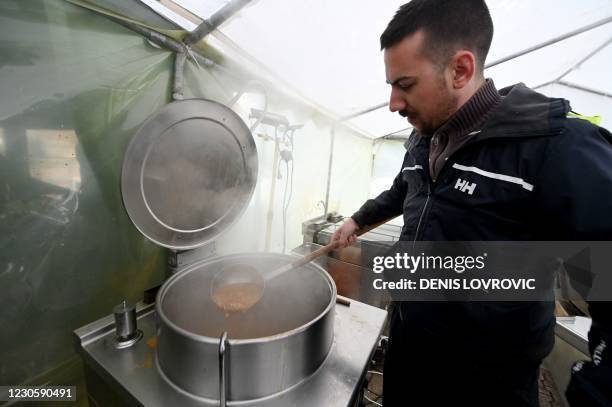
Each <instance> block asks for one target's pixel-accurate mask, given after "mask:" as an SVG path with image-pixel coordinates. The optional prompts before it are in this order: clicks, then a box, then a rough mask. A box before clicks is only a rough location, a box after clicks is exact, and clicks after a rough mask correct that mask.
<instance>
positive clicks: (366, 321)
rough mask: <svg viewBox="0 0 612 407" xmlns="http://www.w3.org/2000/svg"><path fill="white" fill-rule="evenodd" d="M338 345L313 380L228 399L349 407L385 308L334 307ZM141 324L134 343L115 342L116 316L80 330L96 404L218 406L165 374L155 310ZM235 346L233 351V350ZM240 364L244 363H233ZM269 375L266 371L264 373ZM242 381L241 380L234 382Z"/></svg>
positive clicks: (282, 406) (143, 313) (254, 406)
mask: <svg viewBox="0 0 612 407" xmlns="http://www.w3.org/2000/svg"><path fill="white" fill-rule="evenodd" d="M335 314H336V315H335V321H334V335H335V336H334V344H333V347H332V350H331V352H330V355H329V356H328V358H327V360H326V361H325V362H324V363H323V365H322V366H321V368H320V369H319V370H317V371H316V372H315V373H314V374H313V375H312V376H310V377H309V378H308V379H306V380H304V381H302V382H301V383H299V384H297V385H296V386H294V387H293V388H290V389H288V390H286V391H285V392H283V393H281V394H277V395H274V396H271V397H268V398H265V399H258V400H252V401H241V402H229V403H228V405H230V406H238V405H240V406H241V407H263V406H268V407H289V406H295V407H298V406H325V407H348V406H350V405H352V404H351V403H352V402H353V401H354V397H355V396H356V393H357V390H358V387H359V383H360V380H361V378H362V376H363V374H364V373H365V369H366V367H367V366H368V363H369V361H370V357H371V354H372V352H373V350H374V349H375V346H376V344H377V341H378V338H379V335H380V333H381V331H382V328H383V324H384V321H385V318H386V312H385V311H383V310H381V309H378V308H375V307H372V306H369V305H366V304H363V303H360V302H357V301H351V305H350V307H347V306H344V305H340V304H337V305H336V307H335ZM138 328H139V329H141V330H142V331H143V333H144V336H143V339H142V340H141V341H140V342H138V343H137V344H136V345H134V346H133V347H131V348H127V349H115V347H114V346H113V343H112V341H113V336H114V321H113V318H112V315H111V316H108V317H105V318H102V319H100V320H98V321H96V322H93V323H91V324H89V325H86V326H84V327H82V328H79V329H77V330H76V331H75V336H76V341H77V348H78V349H79V352H80V353H81V355H82V357H83V361H84V364H85V371H86V377H87V387H88V393H89V396H90V398H91V399H93V401H94V402H95V403H96V405H100V406H103V405H110V404H113V403H117V402H121V403H122V404H124V405H145V406H185V407H189V406H198V407H204V406H218V403H219V402H218V400H210V399H203V398H195V397H194V396H192V395H190V394H187V393H185V392H183V391H181V390H180V389H178V388H175V387H173V385H171V384H170V383H169V382H168V381H167V380H165V379H164V378H163V377H162V374H161V373H160V370H159V368H158V366H157V363H156V358H155V347H156V333H155V309H154V306H153V305H149V306H146V307H143V308H140V309H139V310H138ZM230 351H231V350H230ZM232 368H239V367H236V366H234V367H232ZM261 374H265V372H261ZM230 385H234V386H239V385H240V384H239V383H230Z"/></svg>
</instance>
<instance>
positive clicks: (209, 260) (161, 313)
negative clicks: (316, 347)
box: [155, 253, 337, 346]
mask: <svg viewBox="0 0 612 407" xmlns="http://www.w3.org/2000/svg"><path fill="white" fill-rule="evenodd" d="M269 256H276V257H290V258H292V259H293V260H295V259H299V258H300V256H297V255H294V254H282V253H237V254H231V255H224V256H215V257H212V258H207V259H204V260H201V261H198V262H196V263H194V264H192V265H190V266H187V267H186V268H185V269H183V270H181V271H179V272H177V273H176V274H175V275H173V276H172V277H170V278H169V279H168V280H166V282H165V283H164V284H163V285H162V287H161V288H160V290H159V292H158V293H157V298H156V300H155V310H156V313H157V315H158V316H159V318H160V319H161V321H162V322H163V323H164V324H165V325H166V326H167V327H169V328H171V329H173V330H175V331H176V332H178V333H180V334H181V335H184V336H186V337H188V338H189V339H192V340H194V341H198V342H202V343H209V344H213V345H218V344H219V338H215V337H211V336H204V335H198V334H196V333H193V332H191V331H188V330H186V329H184V328H181V327H180V326H178V325H177V324H175V323H174V322H172V321H171V320H170V319H169V318H168V317H167V316H166V314H165V313H164V311H163V309H162V301H163V298H164V296H165V295H166V293H167V292H168V290H169V289H170V287H172V285H173V284H175V283H176V282H177V281H179V280H180V279H181V278H183V277H184V276H186V275H188V274H189V272H191V271H193V270H194V269H196V268H199V267H202V266H204V265H208V264H212V263H217V262H220V261H222V260H227V259H232V258H243V257H269ZM305 267H314V268H315V269H317V271H318V272H319V273H320V274H321V275H322V276H323V277H324V278H325V281H327V283H328V284H329V288H330V290H331V294H332V295H331V298H330V301H329V304H327V306H326V307H325V309H324V310H323V311H322V312H321V313H320V314H319V315H317V316H316V317H314V318H313V319H311V320H310V321H308V322H307V323H305V324H303V325H300V326H298V327H296V328H293V329H291V330H289V331H284V332H281V333H278V334H275V335H270V336H261V337H259V338H249V339H231V338H229V337H228V339H227V340H228V342H229V345H230V346H236V345H248V344H253V343H265V342H274V341H279V340H282V339H285V338H289V337H292V336H295V335H297V334H299V333H301V332H304V331H306V330H307V329H308V328H309V327H310V326H312V325H314V324H315V323H317V322H318V321H319V320H321V319H322V318H323V317H324V316H326V315H327V314H328V313H329V312H330V311H331V310H332V309H333V308H334V306H335V305H336V296H337V290H336V284H335V283H334V280H333V279H332V278H331V276H330V275H329V274H328V273H327V272H326V271H325V269H323V267H321V266H319V265H318V264H316V263H312V262H311V263H308V264H306V265H305Z"/></svg>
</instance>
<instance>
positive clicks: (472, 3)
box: [380, 0, 493, 72]
mask: <svg viewBox="0 0 612 407" xmlns="http://www.w3.org/2000/svg"><path fill="white" fill-rule="evenodd" d="M420 29H423V32H424V34H425V39H424V44H423V50H422V52H424V54H425V55H428V56H430V57H432V59H433V60H434V62H438V63H440V64H445V63H446V61H447V60H448V58H449V57H450V56H451V55H452V54H453V53H454V52H455V51H457V50H458V49H461V48H463V49H468V50H470V51H472V53H474V56H475V58H476V64H477V67H478V68H479V70H480V72H482V71H483V70H484V61H485V59H486V57H487V53H488V52H489V47H490V46H491V40H492V39H493V21H492V20H491V14H489V8H488V7H487V5H486V4H485V2H484V0H412V1H411V2H409V3H406V4H404V5H403V6H401V7H400V8H399V9H398V10H397V12H396V13H395V16H393V18H392V19H391V21H390V22H389V25H388V26H387V28H386V29H385V31H384V32H383V33H382V35H381V36H380V48H381V49H386V48H389V47H392V46H393V45H395V44H397V43H399V42H400V41H401V40H403V39H404V38H406V37H407V36H409V35H412V34H414V33H415V32H416V31H418V30H420Z"/></svg>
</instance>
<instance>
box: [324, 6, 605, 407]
mask: <svg viewBox="0 0 612 407" xmlns="http://www.w3.org/2000/svg"><path fill="white" fill-rule="evenodd" d="M492 36H493V24H492V21H491V17H490V15H489V11H488V8H487V6H486V4H485V3H484V0H413V1H411V2H410V3H408V4H405V5H403V6H402V7H401V8H400V9H399V10H398V11H397V13H396V15H395V16H394V17H393V19H392V20H391V22H390V23H389V25H388V27H387V28H386V30H385V31H384V33H383V34H382V36H381V39H380V41H381V48H382V49H383V50H384V61H385V67H386V76H387V78H386V79H387V82H388V83H389V84H390V85H391V96H390V101H389V108H390V110H391V111H392V112H398V113H399V114H400V115H402V116H404V117H406V118H407V119H408V121H409V122H410V123H411V124H412V125H413V127H414V132H413V134H412V135H411V137H410V139H409V140H408V141H407V143H406V149H407V152H406V155H405V158H404V162H403V164H402V167H401V168H402V169H401V171H400V172H399V174H398V175H397V177H396V178H395V180H394V182H393V185H392V186H391V188H390V189H389V190H387V191H385V192H383V193H381V194H380V195H379V196H378V197H377V198H375V199H373V200H369V201H367V202H366V203H365V204H364V205H363V206H362V207H361V209H359V211H358V212H356V213H355V214H354V215H353V216H352V217H351V218H350V219H348V220H347V221H346V222H345V223H344V224H343V225H342V226H341V227H340V228H339V229H338V230H337V231H336V233H335V234H334V236H333V238H332V239H333V240H340V241H341V242H342V243H343V244H344V245H345V246H346V245H348V244H350V243H352V242H353V241H354V240H355V232H356V231H357V230H358V229H359V228H363V227H366V226H368V225H372V224H374V223H376V222H379V221H381V220H383V219H386V218H389V217H391V216H394V215H399V214H402V213H403V217H404V226H403V228H402V233H401V238H400V240H404V241H417V240H423V241H455V240H472V241H525V240H612V239H611V237H612V147H611V145H610V143H611V142H612V136H611V135H610V133H609V132H608V131H606V130H605V129H602V128H599V127H597V126H595V125H593V124H591V123H589V122H587V121H585V120H581V119H570V118H568V117H567V114H568V112H569V111H570V106H569V103H568V102H567V101H566V100H564V99H554V98H548V97H546V96H544V95H541V94H539V93H536V92H534V91H532V90H530V89H529V88H527V87H526V86H525V85H523V84H518V85H515V86H511V87H509V88H505V89H502V90H500V91H498V90H497V89H496V88H495V85H494V84H493V81H492V80H490V79H485V78H484V75H483V70H484V61H485V58H486V56H487V52H488V50H489V46H490V44H491V39H492ZM602 305H603V303H598V304H591V311H592V314H593V319H594V325H593V328H592V330H591V351H592V352H593V350H594V349H595V348H596V347H597V346H598V345H600V350H601V348H603V351H602V352H600V355H599V360H600V363H599V364H597V365H595V364H593V362H590V365H589V366H590V367H591V368H592V369H591V371H590V372H589V373H590V374H592V375H593V376H594V377H596V378H597V379H595V380H591V379H590V378H588V377H587V378H586V379H585V380H582V381H580V380H578V381H577V378H576V377H574V380H573V384H572V386H571V391H570V392H568V395H569V396H570V398H571V400H578V399H579V398H580V397H582V398H583V399H584V400H586V399H589V400H591V401H593V403H594V404H593V405H599V404H597V403H596V402H595V401H594V400H600V402H601V400H604V401H603V402H602V403H604V404H601V405H605V403H606V402H607V401H606V397H609V393H608V395H606V394H605V392H606V391H608V392H609V391H610V390H609V389H608V388H609V387H611V386H610V385H612V378H611V377H608V376H606V377H607V378H604V377H603V376H601V372H604V370H605V369H607V370H608V371H609V369H610V363H611V362H610V359H611V358H610V357H608V356H607V355H609V352H610V351H609V348H607V347H606V346H607V344H608V343H609V342H610V338H612V335H611V334H610V328H609V327H610V322H611V321H610V317H611V316H610V313H609V311H602V309H603V307H602ZM553 308H554V306H553V304H552V303H548V302H512V303H503V302H488V303H478V302H470V303H468V302H412V303H409V302H402V303H399V304H398V307H397V309H398V311H397V312H394V313H393V315H392V316H391V328H390V338H389V348H388V353H387V358H386V360H385V372H384V385H383V387H384V396H383V399H384V405H385V407H394V406H412V405H414V406H438V405H469V406H479V405H482V406H485V405H486V406H537V405H538V376H539V366H540V364H541V362H542V359H543V358H544V357H545V356H546V355H547V354H548V353H549V352H550V351H551V349H552V346H553V343H554V330H553V329H554V323H555V320H554V316H553ZM596 315H598V317H596ZM594 332H595V333H594ZM606 340H607V341H608V342H606ZM602 344H603V345H602ZM601 361H603V362H601ZM598 369H599V370H598ZM575 370H576V369H575ZM583 370H588V369H583ZM593 372H595V373H593ZM579 373H580V372H579V371H578V372H577V373H575V374H574V376H576V374H579ZM579 378H580V379H582V377H579ZM597 381H599V382H598V383H596V382H597ZM578 382H579V384H576V383H578ZM605 382H608V383H609V385H602V383H605ZM593 383H596V385H595V386H591V384H593Z"/></svg>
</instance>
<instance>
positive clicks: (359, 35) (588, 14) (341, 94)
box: [147, 0, 612, 138]
mask: <svg viewBox="0 0 612 407" xmlns="http://www.w3.org/2000/svg"><path fill="white" fill-rule="evenodd" d="M147 1H152V0H147ZM169 1H170V0H164V1H163V2H165V3H168V2H169ZM174 2H175V3H176V4H177V5H179V6H181V7H183V8H185V9H187V10H189V11H191V12H192V13H193V14H195V15H198V16H200V17H201V18H206V17H207V16H208V15H210V14H211V13H212V12H214V11H215V10H218V9H219V8H220V7H221V6H222V5H223V4H225V3H226V2H222V1H219V0H207V1H204V2H202V1H195V0H174ZM404 2H405V1H404V0H399V1H398V0H393V1H390V0H388V1H384V2H372V1H367V0H334V1H332V2H330V1H325V0H292V1H286V0H258V1H254V2H253V3H251V4H250V5H249V6H247V7H246V8H244V9H243V10H241V11H240V12H239V13H238V14H237V15H236V16H234V17H233V18H231V19H230V20H228V21H227V22H226V23H224V24H223V25H222V26H221V27H220V29H219V31H220V32H222V33H223V36H220V35H217V38H222V39H223V38H225V39H229V42H231V43H233V44H235V45H236V46H237V47H238V48H240V49H241V50H242V51H244V53H245V54H248V55H250V56H251V57H252V58H253V59H255V60H257V61H258V63H259V64H261V65H262V66H265V67H266V68H267V70H268V71H269V72H272V73H273V75H274V76H275V77H276V78H277V79H278V80H279V83H284V84H286V85H287V86H290V87H292V88H293V90H294V91H295V92H296V93H298V94H301V95H303V96H304V97H305V99H307V100H310V101H314V103H316V104H317V105H319V106H320V107H322V108H323V109H324V110H326V111H328V112H331V113H332V114H334V115H336V116H337V117H343V116H345V115H349V114H351V113H353V112H356V111H360V110H363V109H366V108H368V107H371V106H375V105H377V104H380V103H382V102H385V101H386V100H387V97H388V92H389V89H388V85H387V84H386V83H385V75H384V65H383V61H382V54H381V52H380V50H379V44H378V38H379V36H380V34H381V32H382V31H383V30H384V28H385V26H386V24H387V22H388V21H389V20H390V18H391V17H392V16H393V14H394V13H395V11H396V10H397V8H398V7H399V6H400V5H401V4H403V3H404ZM488 5H489V7H490V10H491V15H492V18H493V22H494V25H495V34H494V38H493V44H492V46H491V51H490V53H489V57H488V59H487V62H488V63H490V62H491V61H495V60H498V59H500V58H503V57H505V56H508V55H511V54H514V53H516V52H519V51H521V50H524V49H527V48H529V47H531V46H534V45H536V44H539V43H542V42H544V41H547V40H550V39H552V38H555V37H558V36H561V35H563V34H565V33H568V32H571V31H573V30H576V29H579V28H581V27H584V26H587V25H589V24H591V23H594V22H596V21H600V20H602V19H604V18H606V17H610V16H612V2H610V1H609V0H585V1H581V2H575V1H571V0H555V1H553V0H540V1H537V2H533V1H528V0H496V1H489V2H488ZM610 38H612V23H608V24H605V25H603V26H601V27H599V28H596V29H593V30H590V31H588V32H585V33H583V34H580V35H577V36H574V37H571V38H569V39H566V40H563V41H561V42H559V43H557V44H554V45H551V46H548V47H546V48H543V49H541V50H538V51H535V52H533V53H529V54H527V55H524V56H522V57H519V58H516V59H513V60H510V61H508V62H505V63H503V64H500V65H497V66H495V67H493V68H491V69H488V70H487V72H486V75H487V76H488V77H492V78H493V79H494V80H495V82H496V84H497V86H498V88H499V87H503V86H507V85H510V84H512V83H516V82H525V83H526V84H527V85H529V86H532V87H533V86H538V85H541V84H543V83H546V82H549V81H552V80H553V79H555V78H557V77H558V76H560V75H561V74H563V73H564V72H566V71H567V70H568V69H570V68H571V67H573V66H574V65H575V64H576V63H577V62H579V61H580V60H581V59H583V58H584V57H585V56H586V55H588V54H589V53H590V52H592V51H593V50H594V49H595V48H597V47H598V46H600V45H602V44H604V43H605V42H606V41H608V40H609V39H610ZM214 43H215V45H217V46H220V47H221V48H223V47H226V48H227V44H228V41H227V40H226V41H223V40H221V41H218V42H214ZM611 58H612V45H608V46H606V47H605V48H604V49H603V50H601V51H600V52H599V53H598V54H596V55H595V56H593V57H592V58H591V59H589V60H587V61H586V62H585V63H584V64H582V65H581V66H579V67H577V68H576V69H575V70H573V71H572V72H571V73H569V74H568V75H567V76H566V77H565V78H564V80H565V81H567V82H570V83H574V84H577V85H580V86H582V87H585V88H590V89H594V90H596V91H598V92H600V93H605V94H612V76H611V75H610V74H609V71H610V67H609V65H610V62H611V61H612V59H611ZM553 89H554V90H553ZM541 91H543V92H545V93H550V94H551V95H554V96H564V97H568V98H570V96H572V97H575V96H576V93H577V92H578V93H580V95H581V96H580V97H578V98H575V99H576V101H575V102H574V103H573V107H574V110H576V111H578V112H579V113H582V114H585V115H597V114H599V115H602V116H603V125H604V126H607V127H610V125H612V110H610V109H611V108H610V107H609V106H610V105H611V104H610V103H609V98H607V97H605V96H596V95H594V94H592V93H587V92H584V91H576V89H571V90H570V88H568V87H567V86H559V85H555V86H552V87H551V86H547V87H544V88H542V89H541ZM591 96H592V98H591ZM602 101H603V102H606V101H607V102H608V103H601V102H602ZM350 123H351V124H353V125H354V126H356V127H358V128H360V129H362V130H363V132H364V134H366V135H368V136H369V137H372V138H377V137H381V136H384V135H386V134H389V133H392V132H396V131H399V130H402V129H405V128H406V127H407V126H408V123H406V121H405V119H403V118H401V117H399V116H397V115H392V114H389V113H388V111H387V109H386V108H381V109H379V110H377V111H374V112H372V113H369V114H366V115H363V116H360V117H358V118H355V119H353V120H351V122H350ZM404 133H405V132H404Z"/></svg>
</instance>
